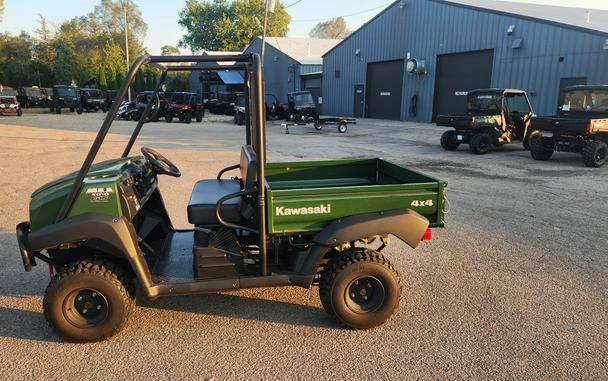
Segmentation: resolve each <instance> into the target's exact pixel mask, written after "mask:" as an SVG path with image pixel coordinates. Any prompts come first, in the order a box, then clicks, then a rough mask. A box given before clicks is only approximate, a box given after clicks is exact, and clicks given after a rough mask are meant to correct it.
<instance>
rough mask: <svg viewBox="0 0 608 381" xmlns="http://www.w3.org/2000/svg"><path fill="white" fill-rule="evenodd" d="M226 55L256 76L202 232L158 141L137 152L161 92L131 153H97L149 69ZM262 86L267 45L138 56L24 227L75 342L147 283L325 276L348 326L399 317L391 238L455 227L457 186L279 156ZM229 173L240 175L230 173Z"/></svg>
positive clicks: (241, 283)
mask: <svg viewBox="0 0 608 381" xmlns="http://www.w3.org/2000/svg"><path fill="white" fill-rule="evenodd" d="M217 61H220V62H233V63H232V64H229V65H230V67H231V68H233V69H234V70H243V71H244V72H245V76H246V78H245V83H246V84H248V83H250V84H251V85H250V86H247V87H246V88H245V91H246V92H247V97H248V99H249V100H250V101H249V102H246V112H247V115H248V118H246V119H247V120H246V122H245V132H246V139H245V144H244V145H243V147H242V149H241V157H240V161H239V163H238V164H235V165H233V166H230V167H228V168H225V169H223V170H222V171H220V173H218V175H217V177H216V178H214V179H205V180H200V181H198V182H196V183H195V184H194V189H193V191H192V196H191V198H190V202H189V203H188V206H187V211H188V220H189V222H190V223H191V224H192V225H193V227H192V229H190V230H176V229H174V228H173V225H172V223H171V220H170V218H169V216H168V213H167V211H166V209H165V206H164V203H163V198H162V196H161V191H160V189H159V186H158V180H157V178H158V176H159V175H168V176H174V177H180V176H181V172H180V171H179V169H178V168H177V167H176V166H175V165H174V164H173V163H171V162H170V161H169V160H168V159H167V158H165V157H164V156H163V155H162V154H160V153H159V152H157V151H155V150H154V149H152V148H147V147H142V148H141V152H142V156H138V155H136V156H131V155H130V152H131V150H132V148H133V145H134V143H135V140H136V139H137V136H138V134H139V132H140V130H141V128H142V126H143V124H144V123H146V122H147V121H150V120H154V119H155V118H156V117H157V115H155V114H157V113H158V110H159V107H158V102H159V97H158V96H156V97H154V99H156V103H157V104H156V106H155V107H154V105H153V103H155V102H153V101H151V102H148V103H147V105H146V109H145V110H144V112H143V113H142V115H141V116H140V119H139V122H138V123H137V125H136V127H135V129H134V132H133V134H132V136H131V138H130V140H129V142H128V144H127V146H126V148H125V150H124V152H123V155H122V157H120V158H118V159H114V160H109V161H105V162H101V163H98V164H95V165H93V161H94V159H95V156H96V155H97V152H98V151H99V148H100V146H101V144H102V142H103V140H104V138H105V136H106V134H107V132H108V130H109V128H110V126H111V124H112V121H113V120H114V118H115V116H116V113H117V111H118V107H119V105H120V103H121V101H122V99H124V97H125V95H126V92H127V88H128V86H129V85H130V83H131V82H132V81H133V79H134V77H135V75H136V73H137V72H138V70H140V68H141V66H142V65H144V64H150V65H153V66H154V67H156V68H158V69H160V70H161V71H162V74H161V75H160V78H159V81H158V83H159V85H158V87H157V88H156V90H155V92H156V93H158V92H159V91H160V89H161V88H162V87H161V86H162V84H163V83H164V81H165V79H166V76H167V73H168V72H171V71H183V70H184V69H185V68H188V70H213V69H214V68H217V67H218V65H217V64H216V62H217ZM166 64H171V65H166ZM198 64H200V65H198ZM186 65H188V66H186ZM220 67H221V69H222V70H225V69H226V66H224V65H222V66H220ZM262 89H263V80H262V71H261V63H260V57H259V56H258V55H257V54H243V55H226V56H213V57H208V56H164V57H160V56H152V57H151V56H141V57H139V58H138V59H137V60H136V61H135V63H134V64H133V67H132V68H131V69H130V71H129V73H128V75H127V78H126V80H125V83H123V85H122V87H121V89H120V92H119V94H118V97H117V100H118V101H116V102H114V103H113V105H112V107H111V109H110V110H109V112H108V113H107V115H106V118H105V120H104V122H103V124H102V126H101V129H100V130H99V133H98V135H97V138H96V139H95V141H94V142H93V145H92V147H91V149H90V151H89V153H88V155H87V157H86V158H85V161H84V163H83V164H82V167H81V168H80V170H79V171H78V172H75V173H72V174H69V175H67V176H64V177H62V178H60V179H58V180H56V181H53V182H51V183H49V184H47V185H45V186H43V187H41V188H40V189H38V190H37V191H35V192H34V193H33V194H32V199H31V203H30V218H29V221H27V222H22V223H20V224H19V225H18V226H17V240H18V243H19V248H20V252H21V258H22V260H23V264H24V267H25V270H26V271H30V270H31V269H32V266H35V265H36V264H37V261H43V262H46V263H47V264H48V265H49V268H50V270H51V274H52V276H51V282H50V284H49V286H48V288H47V290H46V293H45V296H44V300H43V309H44V315H45V317H46V319H47V321H48V322H49V324H50V326H51V327H52V328H53V329H55V330H56V331H57V332H58V333H59V334H61V335H62V336H63V337H65V338H67V339H68V340H72V341H98V340H103V339H105V338H107V337H109V336H112V335H113V334H115V333H117V332H118V331H119V330H120V328H121V327H122V326H123V325H124V323H125V322H126V320H127V318H128V316H129V314H130V313H131V311H132V310H133V307H134V306H135V303H134V301H135V292H136V288H135V283H136V282H138V283H139V285H140V288H139V289H140V290H141V292H142V293H143V294H144V295H145V296H146V297H147V298H149V299H156V298H158V297H161V296H169V295H184V294H199V293H207V292H216V291H222V290H235V289H240V288H252V287H277V286H301V287H306V288H309V287H310V286H311V285H318V286H319V294H320V298H321V303H322V305H323V307H324V308H325V310H326V311H327V312H328V313H329V315H331V316H332V317H334V318H335V319H336V320H337V321H338V322H340V323H341V324H343V325H345V326H347V327H351V328H356V329H365V328H371V327H374V326H377V325H380V324H382V323H383V322H385V321H386V320H387V319H388V318H389V317H390V316H391V315H392V314H393V312H394V311H395V309H396V308H397V306H398V304H399V299H400V294H401V288H400V281H399V277H398V275H397V272H396V270H395V268H394V267H393V265H391V263H390V262H389V261H388V259H387V258H386V257H384V256H383V254H382V253H381V252H382V250H383V249H384V248H385V247H386V245H387V244H389V239H388V236H389V234H392V235H394V236H396V237H397V238H398V239H400V240H402V241H404V242H405V243H407V244H408V245H409V246H411V247H412V248H415V247H417V246H418V245H419V244H420V242H421V241H422V240H428V239H430V236H431V230H430V228H431V227H442V226H443V225H444V206H445V203H444V192H445V187H446V185H447V184H446V183H445V182H443V181H439V180H436V179H434V178H432V177H429V176H426V175H424V174H421V173H418V172H416V171H413V170H410V169H406V168H403V167H400V166H398V165H395V164H392V163H389V162H386V161H384V160H381V159H356V160H332V161H309V162H289V163H266V146H265V142H266V137H265V115H264V111H265V110H264V94H263V90H262ZM249 105H251V107H250V106H249ZM152 112H153V114H152V115H150V114H151V113H152ZM230 171H237V173H239V176H238V177H236V178H232V179H229V178H228V176H224V175H225V174H226V173H228V172H230Z"/></svg>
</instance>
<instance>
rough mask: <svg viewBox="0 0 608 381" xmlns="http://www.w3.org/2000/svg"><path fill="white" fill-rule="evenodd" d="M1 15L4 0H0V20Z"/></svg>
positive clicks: (2, 13) (0, 18) (0, 19)
mask: <svg viewBox="0 0 608 381" xmlns="http://www.w3.org/2000/svg"><path fill="white" fill-rule="evenodd" d="M3 15H4V0H0V21H2V16H3Z"/></svg>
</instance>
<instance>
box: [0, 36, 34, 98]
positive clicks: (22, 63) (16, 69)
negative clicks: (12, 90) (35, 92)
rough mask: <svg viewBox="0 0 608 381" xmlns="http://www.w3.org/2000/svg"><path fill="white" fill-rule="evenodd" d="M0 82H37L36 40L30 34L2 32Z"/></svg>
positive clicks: (13, 84) (15, 83) (19, 84)
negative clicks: (13, 34) (34, 62)
mask: <svg viewBox="0 0 608 381" xmlns="http://www.w3.org/2000/svg"><path fill="white" fill-rule="evenodd" d="M0 41H1V43H0V83H4V84H5V85H6V84H10V85H11V86H30V85H32V84H34V83H36V82H37V75H35V70H34V67H33V56H32V53H33V47H34V41H33V39H32V38H31V37H30V35H29V34H27V33H25V32H21V34H20V35H19V36H11V35H10V34H8V33H5V34H1V33H0Z"/></svg>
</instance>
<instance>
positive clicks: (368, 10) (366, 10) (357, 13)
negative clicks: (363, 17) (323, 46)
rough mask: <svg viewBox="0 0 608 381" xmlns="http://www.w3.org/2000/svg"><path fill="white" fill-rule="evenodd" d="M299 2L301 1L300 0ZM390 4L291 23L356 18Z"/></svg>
mask: <svg viewBox="0 0 608 381" xmlns="http://www.w3.org/2000/svg"><path fill="white" fill-rule="evenodd" d="M300 1H302V0H300ZM392 3H393V2H390V3H387V4H384V5H380V6H378V7H374V8H370V9H365V10H363V11H359V12H355V13H350V14H347V15H342V16H334V17H326V18H322V19H307V20H291V22H311V21H327V20H332V19H335V18H338V17H344V18H346V17H351V16H357V15H360V14H363V13H367V12H371V11H375V10H376V9H380V8H385V7H387V6H388V5H390V4H392Z"/></svg>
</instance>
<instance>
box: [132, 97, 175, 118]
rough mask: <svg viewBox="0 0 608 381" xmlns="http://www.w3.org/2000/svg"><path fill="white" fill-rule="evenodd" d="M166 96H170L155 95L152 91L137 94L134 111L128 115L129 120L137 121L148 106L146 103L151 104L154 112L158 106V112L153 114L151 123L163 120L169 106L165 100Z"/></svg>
mask: <svg viewBox="0 0 608 381" xmlns="http://www.w3.org/2000/svg"><path fill="white" fill-rule="evenodd" d="M167 96H170V94H169V93H163V92H159V93H158V94H155V93H154V91H143V92H141V93H139V94H137V97H136V98H135V107H136V110H135V111H134V112H132V113H130V114H129V115H130V116H131V119H132V120H139V119H140V117H141V116H142V114H143V113H144V110H145V109H146V107H147V106H148V103H151V104H152V109H153V111H156V107H157V106H158V112H154V114H153V115H154V119H153V120H152V121H153V122H158V120H159V119H160V118H164V117H165V115H166V111H167V106H168V104H169V102H168V101H167V98H166V97H167ZM158 100H160V101H158Z"/></svg>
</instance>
